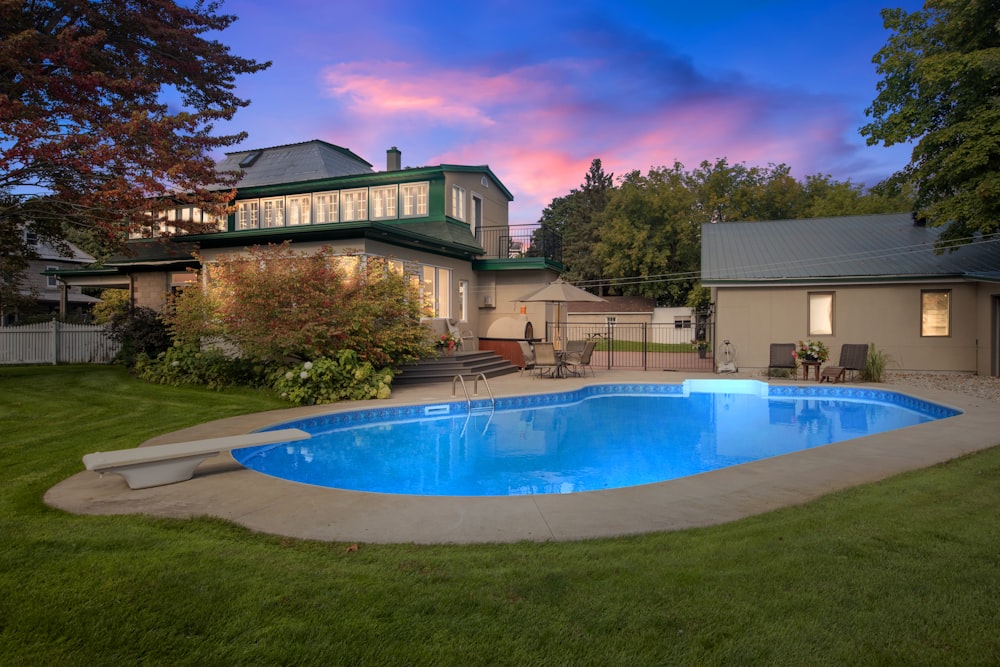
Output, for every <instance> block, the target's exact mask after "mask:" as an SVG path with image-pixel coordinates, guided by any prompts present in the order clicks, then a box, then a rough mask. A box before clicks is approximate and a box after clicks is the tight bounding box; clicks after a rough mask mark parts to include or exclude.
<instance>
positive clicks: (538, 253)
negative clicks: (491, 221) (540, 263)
mask: <svg viewBox="0 0 1000 667" xmlns="http://www.w3.org/2000/svg"><path fill="white" fill-rule="evenodd" d="M476 239H477V240H478V241H479V243H480V244H481V245H482V246H483V249H484V250H485V251H486V253H485V254H484V255H483V258H484V259H520V258H522V257H544V258H546V259H551V260H553V261H556V262H562V249H563V246H562V236H561V235H559V234H557V233H556V232H553V231H551V230H548V229H543V228H541V227H538V226H536V225H510V226H506V227H483V228H481V229H479V230H477V232H476Z"/></svg>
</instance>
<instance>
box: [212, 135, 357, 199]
mask: <svg viewBox="0 0 1000 667" xmlns="http://www.w3.org/2000/svg"><path fill="white" fill-rule="evenodd" d="M215 169H216V171H219V172H229V171H240V170H243V177H242V178H240V180H239V181H237V183H236V187H238V188H249V187H257V186H261V185H277V184H281V183H293V182H297V181H313V180H318V179H322V178H336V177H338V176H356V175H359V174H371V173H373V171H372V165H371V164H370V163H369V162H368V161H366V160H364V159H362V158H360V157H358V156H357V155H355V154H354V153H352V152H351V151H350V150H348V149H346V148H341V147H340V146H335V145H334V144H330V143H327V142H325V141H320V140H319V139H313V140H312V141H304V142H301V143H297V144H286V145H284V146H272V147H271V148H259V149H257V148H255V149H250V150H245V151H236V152H233V153H226V157H225V158H224V159H223V160H220V161H219V163H218V164H217V165H216V167H215Z"/></svg>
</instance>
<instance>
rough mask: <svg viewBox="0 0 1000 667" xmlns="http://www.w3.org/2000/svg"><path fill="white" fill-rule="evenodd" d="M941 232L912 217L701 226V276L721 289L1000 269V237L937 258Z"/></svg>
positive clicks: (984, 240) (729, 223) (774, 221)
mask: <svg viewBox="0 0 1000 667" xmlns="http://www.w3.org/2000/svg"><path fill="white" fill-rule="evenodd" d="M941 231H942V230H941V229H940V228H933V227H920V226H916V225H914V224H913V219H912V217H911V216H910V214H909V213H891V214H885V215H863V216H843V217H836V218H810V219H805V220H771V221H767V222H727V223H719V224H705V225H702V227H701V274H702V281H703V282H705V283H707V284H713V283H717V282H729V283H731V282H743V281H746V282H759V281H772V280H782V281H795V280H808V279H845V280H846V279H864V278H871V279H880V280H881V279H887V278H906V277H918V276H962V275H965V274H971V273H988V272H995V271H997V270H998V269H1000V238H997V237H993V238H992V239H981V238H977V240H976V241H975V242H973V243H969V244H967V245H964V246H961V247H960V248H959V249H958V250H955V251H945V252H943V253H941V254H937V253H935V252H934V243H935V241H937V239H938V236H939V235H940V234H941Z"/></svg>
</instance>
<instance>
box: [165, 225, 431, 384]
mask: <svg viewBox="0 0 1000 667" xmlns="http://www.w3.org/2000/svg"><path fill="white" fill-rule="evenodd" d="M203 266H204V267H205V268H204V269H203V270H204V271H205V272H206V275H205V279H204V280H203V281H200V282H199V283H198V284H195V285H192V286H191V287H188V288H187V289H185V290H184V291H183V292H182V293H181V295H180V296H179V297H178V298H177V299H175V300H174V302H173V308H172V312H171V313H170V314H169V315H168V321H169V323H170V326H171V329H172V331H173V334H174V337H175V339H176V340H177V341H178V342H179V343H180V344H196V343H198V342H204V341H206V340H216V341H221V342H224V343H225V344H227V345H231V346H234V347H235V348H236V349H237V350H238V351H239V353H240V354H242V355H244V356H247V357H251V358H255V359H260V360H264V361H278V362H280V361H283V360H286V359H288V358H293V359H299V360H315V359H319V358H323V357H332V356H334V355H335V354H336V353H338V352H340V351H342V350H352V351H354V352H355V353H356V354H357V356H358V358H359V359H360V360H361V361H363V362H370V363H371V364H372V366H374V367H375V368H386V367H392V368H398V367H400V366H401V365H402V364H404V363H406V362H409V361H413V360H416V359H418V358H420V357H423V356H427V355H429V354H430V353H431V349H430V345H429V343H428V339H427V330H426V329H425V328H424V327H423V326H421V324H420V315H421V312H420V299H419V295H418V293H417V292H416V290H415V288H414V287H413V286H412V285H411V284H410V282H409V280H408V279H407V278H406V277H405V276H402V275H397V274H396V273H393V272H392V271H390V270H389V268H388V263H387V262H386V261H385V260H384V259H382V258H378V257H343V256H335V255H334V254H333V253H332V251H330V250H329V249H321V250H319V251H317V252H315V253H313V254H308V255H307V254H302V253H299V252H297V251H294V250H292V249H291V247H290V246H289V244H288V243H285V244H282V245H269V246H255V247H252V248H250V249H248V250H247V252H246V254H244V255H238V256H226V257H222V258H220V259H219V260H218V261H216V262H211V263H209V262H205V261H204V260H203Z"/></svg>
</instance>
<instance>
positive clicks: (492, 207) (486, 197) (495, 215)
mask: <svg viewBox="0 0 1000 667" xmlns="http://www.w3.org/2000/svg"><path fill="white" fill-rule="evenodd" d="M484 181H485V182H486V184H487V185H485V186H484V185H483V182H484ZM444 183H445V191H444V195H445V197H444V199H445V211H446V212H447V215H449V216H452V217H454V214H453V212H452V210H451V186H453V185H458V186H459V187H462V188H464V189H465V199H466V202H465V206H466V216H465V221H466V222H468V223H469V225H470V228H471V227H472V222H473V215H474V209H473V202H472V197H473V195H475V196H478V197H481V198H482V200H483V220H482V225H483V226H484V227H497V226H505V225H507V224H508V217H507V216H508V205H509V201H508V199H507V196H506V195H505V194H504V193H503V191H502V190H501V189H500V188H499V187H497V184H496V183H493V182H492V179H490V177H489V176H487V175H485V174H484V173H482V172H478V173H477V172H454V171H446V172H445V179H444ZM474 232H475V230H474V228H473V233H474Z"/></svg>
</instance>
